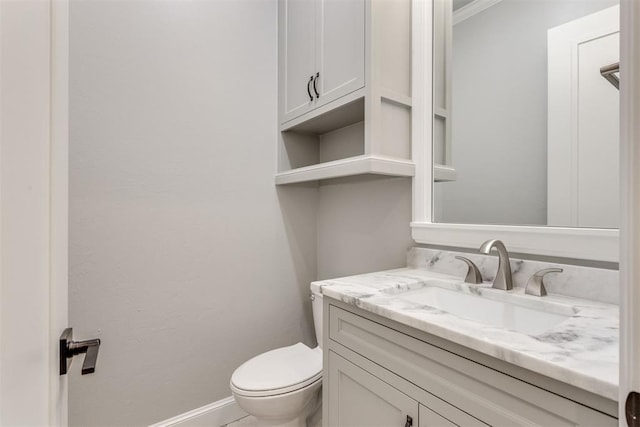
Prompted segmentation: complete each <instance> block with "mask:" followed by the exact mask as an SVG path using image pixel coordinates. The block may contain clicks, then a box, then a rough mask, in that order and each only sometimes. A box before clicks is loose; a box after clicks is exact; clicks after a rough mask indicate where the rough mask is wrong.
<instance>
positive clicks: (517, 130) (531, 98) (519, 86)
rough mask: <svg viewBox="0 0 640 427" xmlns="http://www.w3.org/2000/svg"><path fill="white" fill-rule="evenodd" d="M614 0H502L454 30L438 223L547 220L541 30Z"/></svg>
mask: <svg viewBox="0 0 640 427" xmlns="http://www.w3.org/2000/svg"><path fill="white" fill-rule="evenodd" d="M617 3H618V1H617V0H582V1H575V0H571V1H569V0H567V1H558V0H504V1H502V2H500V3H498V4H497V5H495V6H492V7H490V8H489V9H487V10H485V11H483V12H481V13H479V14H477V15H475V16H473V17H472V18H469V19H467V20H465V21H463V22H461V23H459V24H457V25H456V26H454V30H453V113H452V117H453V119H452V123H453V129H452V135H453V143H452V147H453V165H454V167H455V168H456V169H457V172H458V180H457V181H456V182H451V183H441V184H436V185H435V188H436V197H437V198H438V199H439V200H441V203H442V205H441V206H438V209H436V212H437V214H436V215H437V216H436V218H437V219H438V220H440V221H443V222H460V223H479V224H538V225H539V224H542V225H544V224H546V223H547V191H546V188H547V30H548V29H549V28H552V27H555V26H558V25H560V24H563V23H566V22H569V21H571V20H574V19H576V18H579V17H581V16H584V15H588V14H590V13H593V12H596V11H598V10H601V9H604V8H605V7H609V6H612V5H614V4H617Z"/></svg>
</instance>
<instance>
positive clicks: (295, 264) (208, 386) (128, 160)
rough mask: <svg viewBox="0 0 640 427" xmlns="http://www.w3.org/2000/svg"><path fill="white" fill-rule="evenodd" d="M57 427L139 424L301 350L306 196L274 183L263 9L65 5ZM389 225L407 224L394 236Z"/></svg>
mask: <svg viewBox="0 0 640 427" xmlns="http://www.w3.org/2000/svg"><path fill="white" fill-rule="evenodd" d="M70 18H71V64H70V66H71V67H70V68H71V89H70V91H71V93H70V102H71V146H70V151H71V159H70V181H71V188H70V276H71V277H70V285H69V293H70V302H69V304H70V323H71V325H72V326H73V327H74V334H75V337H76V338H78V339H84V338H92V337H100V338H101V339H102V347H101V349H100V355H99V360H98V366H97V370H96V373H95V374H93V375H87V376H83V377H80V375H79V368H80V366H79V365H80V363H79V361H76V362H74V364H73V366H72V374H71V375H70V381H71V385H70V423H71V425H76V426H91V425H104V426H107V425H108V426H121V425H148V424H150V423H153V422H156V421H160V420H163V419H166V418H169V417H172V416H175V415H178V414H180V413H183V412H185V411H188V410H191V409H194V408H197V407H199V406H202V405H205V404H208V403H211V402H214V401H216V400H219V399H221V398H224V397H227V396H229V395H230V394H231V393H230V390H229V388H228V382H229V379H230V376H231V373H232V372H233V370H234V369H235V368H236V367H237V366H238V365H239V364H240V363H242V362H243V361H245V360H247V359H248V358H250V357H252V356H254V355H256V354H258V353H261V352H263V351H266V350H268V349H272V348H275V347H279V346H283V345H289V344H293V343H295V342H298V341H301V340H302V341H304V342H306V343H307V344H309V345H313V344H315V338H314V335H313V332H312V327H311V325H312V323H311V311H310V303H309V300H308V287H309V282H310V281H312V280H313V279H314V278H315V277H316V262H317V261H316V258H317V254H316V225H317V220H316V210H317V199H318V196H317V193H318V190H317V188H315V187H305V186H296V187H286V188H278V189H277V188H276V187H275V186H274V184H273V175H274V173H275V159H276V153H275V149H276V139H275V137H276V132H277V128H276V125H277V117H276V112H277V96H276V95H277V93H276V84H275V82H276V81H277V76H276V72H277V69H276V67H277V65H276V56H277V49H276V43H277V41H276V2H275V1H237V0H234V1H164V2H156V1H74V2H71V17H70ZM405 226H406V224H405Z"/></svg>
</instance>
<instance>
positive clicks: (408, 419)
mask: <svg viewBox="0 0 640 427" xmlns="http://www.w3.org/2000/svg"><path fill="white" fill-rule="evenodd" d="M412 426H413V418H411V417H410V416H409V415H407V423H406V424H405V425H404V427H412Z"/></svg>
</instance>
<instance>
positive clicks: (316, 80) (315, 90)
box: [313, 72, 320, 98]
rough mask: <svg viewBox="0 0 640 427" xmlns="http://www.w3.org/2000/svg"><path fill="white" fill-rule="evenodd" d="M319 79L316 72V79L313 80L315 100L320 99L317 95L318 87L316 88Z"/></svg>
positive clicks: (318, 74) (318, 73)
mask: <svg viewBox="0 0 640 427" xmlns="http://www.w3.org/2000/svg"><path fill="white" fill-rule="evenodd" d="M319 78H320V72H317V73H316V78H315V79H313V91H314V92H315V93H316V98H320V94H319V93H318V87H317V86H316V83H317V82H318V79H319Z"/></svg>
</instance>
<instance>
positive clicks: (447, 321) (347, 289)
mask: <svg viewBox="0 0 640 427" xmlns="http://www.w3.org/2000/svg"><path fill="white" fill-rule="evenodd" d="M429 286H433V287H438V288H444V289H451V290H456V291H459V292H462V293H465V294H469V295H474V296H481V297H487V298H489V299H493V300H506V299H508V300H510V301H515V303H517V304H519V303H520V302H522V305H524V306H527V307H530V308H533V309H536V308H537V309H541V310H545V311H547V310H554V309H556V308H557V307H560V308H563V309H564V310H565V311H566V310H567V309H568V310H569V312H568V313H569V314H568V316H570V317H568V318H567V319H566V320H564V321H562V322H561V323H559V324H556V325H555V326H552V327H551V328H549V329H546V330H544V331H543V332H541V333H538V334H529V333H523V332H518V331H515V330H508V329H504V328H501V327H496V326H489V325H488V324H485V323H480V322H476V321H473V320H467V319H464V318H462V317H459V316H455V315H452V314H450V313H448V312H446V311H443V310H440V309H436V308H434V307H431V306H429V305H425V304H424V303H419V302H416V301H412V300H411V298H410V297H409V296H410V295H411V294H408V295H407V293H408V292H411V291H414V290H418V289H422V288H425V287H429ZM311 289H312V290H315V291H317V292H320V293H322V294H323V295H326V296H327V297H330V298H334V299H337V300H339V301H342V302H345V303H347V304H350V305H354V306H356V307H359V308H361V309H363V310H366V311H369V312H371V313H374V314H377V315H379V316H382V317H386V318H388V319H392V320H395V321H396V322H399V323H402V324H405V325H407V326H411V327H413V328H416V329H419V330H421V331H425V332H428V333H430V334H433V335H436V336H438V337H441V338H444V339H447V340H449V341H452V342H454V343H457V344H460V345H463V346H465V347H468V348H471V349H474V350H476V351H479V352H481V353H484V354H488V355H490V356H493V357H496V358H497V359H501V360H504V361H506V362H510V363H512V364H514V365H517V366H521V367H523V368H526V369H529V370H532V371H534V372H537V373H540V374H542V375H546V376H548V377H551V378H554V379H556V380H559V381H562V382H565V383H567V384H571V385H573V386H575V387H578V388H581V389H584V390H587V391H590V392H592V393H595V394H597V395H600V396H603V397H606V398H608V399H612V400H617V399H618V343H619V309H618V306H617V305H613V304H607V303H601V302H595V301H589V300H583V299H578V298H573V297H565V296H558V295H551V294H550V295H548V296H546V297H543V298H540V297H534V296H530V295H524V290H523V289H522V288H515V289H513V290H512V291H508V292H507V291H502V290H497V289H492V288H491V284H490V283H485V284H481V285H472V284H468V283H464V281H463V280H462V279H460V278H457V277H455V276H452V275H448V274H442V273H436V272H432V271H425V270H420V269H410V268H403V269H397V270H390V271H383V272H377V273H369V274H361V275H357V276H350V277H342V278H338V279H331V280H323V281H317V282H313V283H312V284H311ZM519 305H520V304H519ZM554 307H555V308H554Z"/></svg>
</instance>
